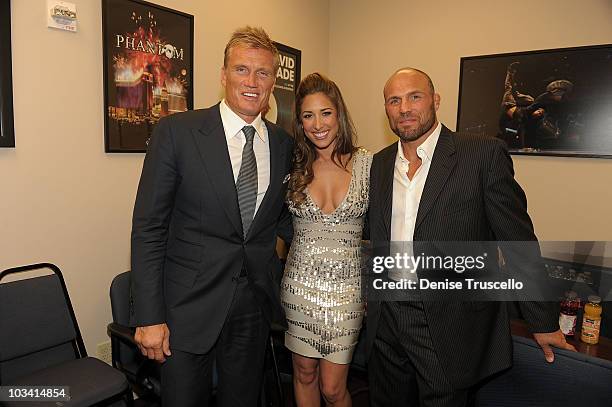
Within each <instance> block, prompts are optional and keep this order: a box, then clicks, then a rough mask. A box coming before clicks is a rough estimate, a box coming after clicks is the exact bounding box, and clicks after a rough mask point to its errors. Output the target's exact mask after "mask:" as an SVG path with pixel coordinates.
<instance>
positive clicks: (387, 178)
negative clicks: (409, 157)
mask: <svg viewBox="0 0 612 407" xmlns="http://www.w3.org/2000/svg"><path fill="white" fill-rule="evenodd" d="M394 145H395V148H388V149H387V151H385V156H384V157H383V159H382V168H381V174H380V178H379V180H380V193H381V198H382V201H381V208H382V217H383V221H384V225H385V233H386V238H385V240H390V239H391V212H392V206H393V175H394V174H393V172H394V170H395V157H396V155H397V143H395V144H394Z"/></svg>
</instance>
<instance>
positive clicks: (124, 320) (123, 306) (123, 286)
mask: <svg viewBox="0 0 612 407" xmlns="http://www.w3.org/2000/svg"><path fill="white" fill-rule="evenodd" d="M110 300H111V311H112V313H113V322H116V323H118V324H121V325H123V326H130V272H129V271H126V272H124V273H121V274H118V275H117V276H115V278H113V282H112V283H111V287H110Z"/></svg>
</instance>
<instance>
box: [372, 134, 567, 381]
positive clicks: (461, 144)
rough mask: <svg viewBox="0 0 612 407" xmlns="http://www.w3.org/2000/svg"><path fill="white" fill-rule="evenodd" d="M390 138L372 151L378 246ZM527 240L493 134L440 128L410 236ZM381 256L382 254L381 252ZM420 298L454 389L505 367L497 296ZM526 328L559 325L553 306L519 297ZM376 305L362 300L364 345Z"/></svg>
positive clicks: (389, 195)
mask: <svg viewBox="0 0 612 407" xmlns="http://www.w3.org/2000/svg"><path fill="white" fill-rule="evenodd" d="M396 154H397V143H394V144H392V145H390V146H388V147H387V148H385V149H383V150H382V151H380V152H379V153H377V154H375V155H374V159H373V162H372V167H371V176H370V210H369V221H370V238H371V240H372V243H373V247H375V248H376V247H384V245H385V242H387V243H388V242H389V240H390V236H391V210H392V202H393V171H394V166H395V158H396ZM490 240H497V241H534V240H536V236H535V235H534V232H533V226H532V223H531V219H530V218H529V215H528V214H527V200H526V198H525V194H524V192H523V190H522V189H521V187H520V186H519V185H518V183H517V182H516V181H515V180H514V170H513V167H512V160H511V158H510V156H509V154H508V152H507V150H506V147H505V144H504V143H503V142H502V141H500V140H499V139H496V138H491V137H486V136H472V135H462V134H458V133H453V132H451V131H450V130H449V129H447V128H446V127H444V126H443V128H442V132H441V134H440V138H439V140H438V144H437V146H436V149H435V152H434V155H433V158H432V162H431V167H430V169H429V173H428V176H427V180H426V182H425V187H424V189H423V194H422V197H421V201H420V204H419V210H418V213H417V218H416V223H415V231H414V241H415V242H416V241H429V242H435V241H490ZM385 255H388V253H387V254H385ZM428 300H430V301H424V302H423V304H424V309H425V313H426V315H427V321H428V324H429V330H430V334H431V338H432V340H433V343H434V347H435V350H436V353H437V355H438V357H439V358H440V362H441V363H442V366H444V368H445V371H446V373H447V375H448V376H449V379H450V381H451V383H453V385H455V386H456V387H457V388H464V387H468V386H471V385H473V384H475V383H476V382H478V381H479V380H481V379H482V378H484V377H486V376H489V375H491V374H493V373H495V372H498V371H500V370H503V369H505V368H508V367H510V366H511V363H512V341H511V336H510V328H509V322H508V316H507V311H506V306H505V304H504V303H499V302H443V301H435V298H428ZM520 306H521V310H522V312H523V314H524V316H525V318H526V319H527V321H528V323H529V324H530V326H531V329H532V331H533V332H552V331H555V330H557V329H558V328H559V326H558V314H557V313H555V311H554V307H553V306H552V304H547V303H536V302H521V303H520ZM379 316H380V303H375V302H371V303H369V304H368V314H367V325H368V330H367V331H368V332H367V339H366V340H367V345H368V346H367V348H368V349H371V347H372V343H373V341H374V338H375V335H376V329H377V324H378V320H379Z"/></svg>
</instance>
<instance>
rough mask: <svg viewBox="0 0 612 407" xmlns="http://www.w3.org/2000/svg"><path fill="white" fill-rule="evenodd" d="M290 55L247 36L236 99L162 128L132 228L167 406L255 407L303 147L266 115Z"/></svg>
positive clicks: (234, 69)
mask: <svg viewBox="0 0 612 407" xmlns="http://www.w3.org/2000/svg"><path fill="white" fill-rule="evenodd" d="M278 65H279V56H278V51H277V49H276V47H275V46H274V44H273V43H272V41H271V40H270V38H269V37H268V35H267V34H266V33H265V32H264V31H263V30H262V29H259V28H252V27H245V28H243V29H240V30H238V31H236V32H234V34H233V35H232V37H231V39H230V41H229V42H228V44H227V46H226V48H225V57H224V63H223V68H222V69H221V83H222V84H223V86H224V88H225V99H224V100H222V101H221V102H220V103H219V104H217V105H215V106H213V107H210V108H208V109H203V110H195V111H191V112H185V113H180V114H175V115H172V116H169V117H167V118H164V119H162V120H160V122H159V124H158V125H157V127H156V129H155V131H154V133H153V136H152V138H151V144H150V146H149V149H148V151H147V155H146V158H145V162H144V166H143V170H142V176H141V179H140V184H139V187H138V194H137V197H136V204H135V207H134V217H133V227H132V296H133V308H132V312H133V316H132V317H133V325H134V326H137V328H136V333H135V339H136V341H137V343H138V344H139V347H140V349H141V351H142V353H143V354H144V355H146V356H148V357H149V358H151V359H155V360H157V361H159V362H163V364H162V366H161V374H162V403H163V405H164V406H177V407H187V406H202V405H207V403H208V398H209V396H210V392H211V383H212V380H211V378H212V369H213V361H216V370H217V374H218V378H219V379H218V386H217V405H221V406H231V407H237V406H248V407H251V406H255V405H256V404H257V398H258V394H259V390H260V388H261V377H262V373H263V364H264V354H265V343H266V339H267V337H268V334H269V327H270V323H271V322H275V323H279V324H283V325H284V324H286V322H285V318H284V316H283V312H282V308H281V306H280V300H279V285H278V277H279V275H280V262H279V259H278V257H277V256H276V252H275V245H276V236H277V234H278V235H280V236H281V237H282V238H283V239H284V240H285V241H288V240H290V238H291V234H292V230H291V224H290V217H289V216H288V212H287V211H286V208H285V205H284V198H285V192H286V186H287V183H286V181H287V179H286V175H287V174H288V173H289V171H290V166H291V159H292V148H293V142H292V140H291V139H290V137H289V136H288V134H287V133H286V132H285V131H284V130H282V129H281V128H280V127H278V126H276V125H274V124H272V123H270V122H268V121H266V120H264V119H263V118H262V116H261V111H262V110H263V109H264V108H265V107H266V106H267V105H268V98H269V96H270V92H271V91H272V88H273V86H274V82H275V79H276V70H277V68H278Z"/></svg>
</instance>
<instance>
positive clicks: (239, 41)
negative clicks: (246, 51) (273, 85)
mask: <svg viewBox="0 0 612 407" xmlns="http://www.w3.org/2000/svg"><path fill="white" fill-rule="evenodd" d="M239 45H245V46H247V47H248V48H257V49H265V50H268V51H270V52H271V53H272V56H273V57H274V71H276V70H277V69H278V66H279V65H280V57H279V54H278V49H277V48H276V45H274V42H272V40H271V39H270V37H269V36H268V34H267V33H266V32H265V31H264V29H263V28H261V27H251V26H249V25H247V26H246V27H241V28H239V29H237V30H236V31H234V32H233V34H232V36H231V38H230V39H229V41H228V42H227V45H226V46H225V51H224V54H223V67H225V68H227V60H228V58H229V53H230V50H231V49H232V48H234V47H237V46H239Z"/></svg>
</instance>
